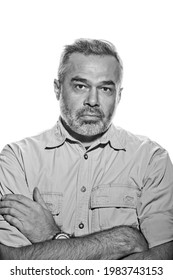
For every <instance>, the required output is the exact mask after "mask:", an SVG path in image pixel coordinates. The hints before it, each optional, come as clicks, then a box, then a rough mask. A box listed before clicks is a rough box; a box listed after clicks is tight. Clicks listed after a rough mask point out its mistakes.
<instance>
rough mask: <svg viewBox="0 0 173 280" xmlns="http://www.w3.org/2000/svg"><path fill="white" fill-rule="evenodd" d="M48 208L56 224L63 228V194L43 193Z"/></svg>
mask: <svg viewBox="0 0 173 280" xmlns="http://www.w3.org/2000/svg"><path fill="white" fill-rule="evenodd" d="M41 196H42V198H43V200H44V202H45V203H46V206H47V208H48V209H49V211H50V212H51V213H52V215H53V217H54V220H55V222H56V224H57V225H58V226H59V227H61V226H62V222H63V219H62V217H63V213H62V205H63V194H62V193H41Z"/></svg>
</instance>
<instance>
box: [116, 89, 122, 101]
mask: <svg viewBox="0 0 173 280" xmlns="http://www.w3.org/2000/svg"><path fill="white" fill-rule="evenodd" d="M122 90H123V88H120V89H119V90H118V94H117V104H119V102H120V100H121V93H122Z"/></svg>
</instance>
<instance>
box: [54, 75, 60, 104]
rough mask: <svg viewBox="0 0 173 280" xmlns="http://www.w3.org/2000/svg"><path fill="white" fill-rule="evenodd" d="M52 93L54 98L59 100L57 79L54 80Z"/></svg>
mask: <svg viewBox="0 0 173 280" xmlns="http://www.w3.org/2000/svg"><path fill="white" fill-rule="evenodd" d="M54 92H55V94H56V98H57V99H58V100H59V98H60V83H59V81H58V80H57V79H54Z"/></svg>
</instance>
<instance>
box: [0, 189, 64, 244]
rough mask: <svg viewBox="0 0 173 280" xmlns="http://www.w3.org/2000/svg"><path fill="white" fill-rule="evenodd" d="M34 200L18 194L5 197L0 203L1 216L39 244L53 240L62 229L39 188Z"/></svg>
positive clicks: (34, 193) (34, 192) (35, 190)
mask: <svg viewBox="0 0 173 280" xmlns="http://www.w3.org/2000/svg"><path fill="white" fill-rule="evenodd" d="M33 199H34V201H33V200H31V199H29V198H27V197H25V196H24V195H18V194H7V195H4V196H3V197H2V199H1V201H0V215H3V217H4V219H5V220H6V221H7V222H8V223H9V224H11V225H12V226H15V227H16V228H17V229H19V230H20V231H21V232H22V233H23V234H24V235H25V236H26V237H27V238H28V239H29V240H30V241H31V242H32V243H37V242H41V241H45V240H49V239H51V238H52V237H53V236H54V235H55V234H56V233H57V232H58V231H60V229H59V228H58V226H57V225H56V223H55V221H54V218H53V216H52V214H51V212H50V211H49V210H48V209H47V206H46V204H45V202H44V200H43V199H42V197H41V195H40V192H39V190H38V188H35V189H34V191H33Z"/></svg>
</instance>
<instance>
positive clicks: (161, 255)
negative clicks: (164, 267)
mask: <svg viewBox="0 0 173 280" xmlns="http://www.w3.org/2000/svg"><path fill="white" fill-rule="evenodd" d="M123 259H124V260H173V241H172V242H167V243H164V244H161V245H158V246H156V247H153V248H150V249H149V250H146V251H143V252H140V253H134V254H131V255H129V256H127V257H125V258H123Z"/></svg>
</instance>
